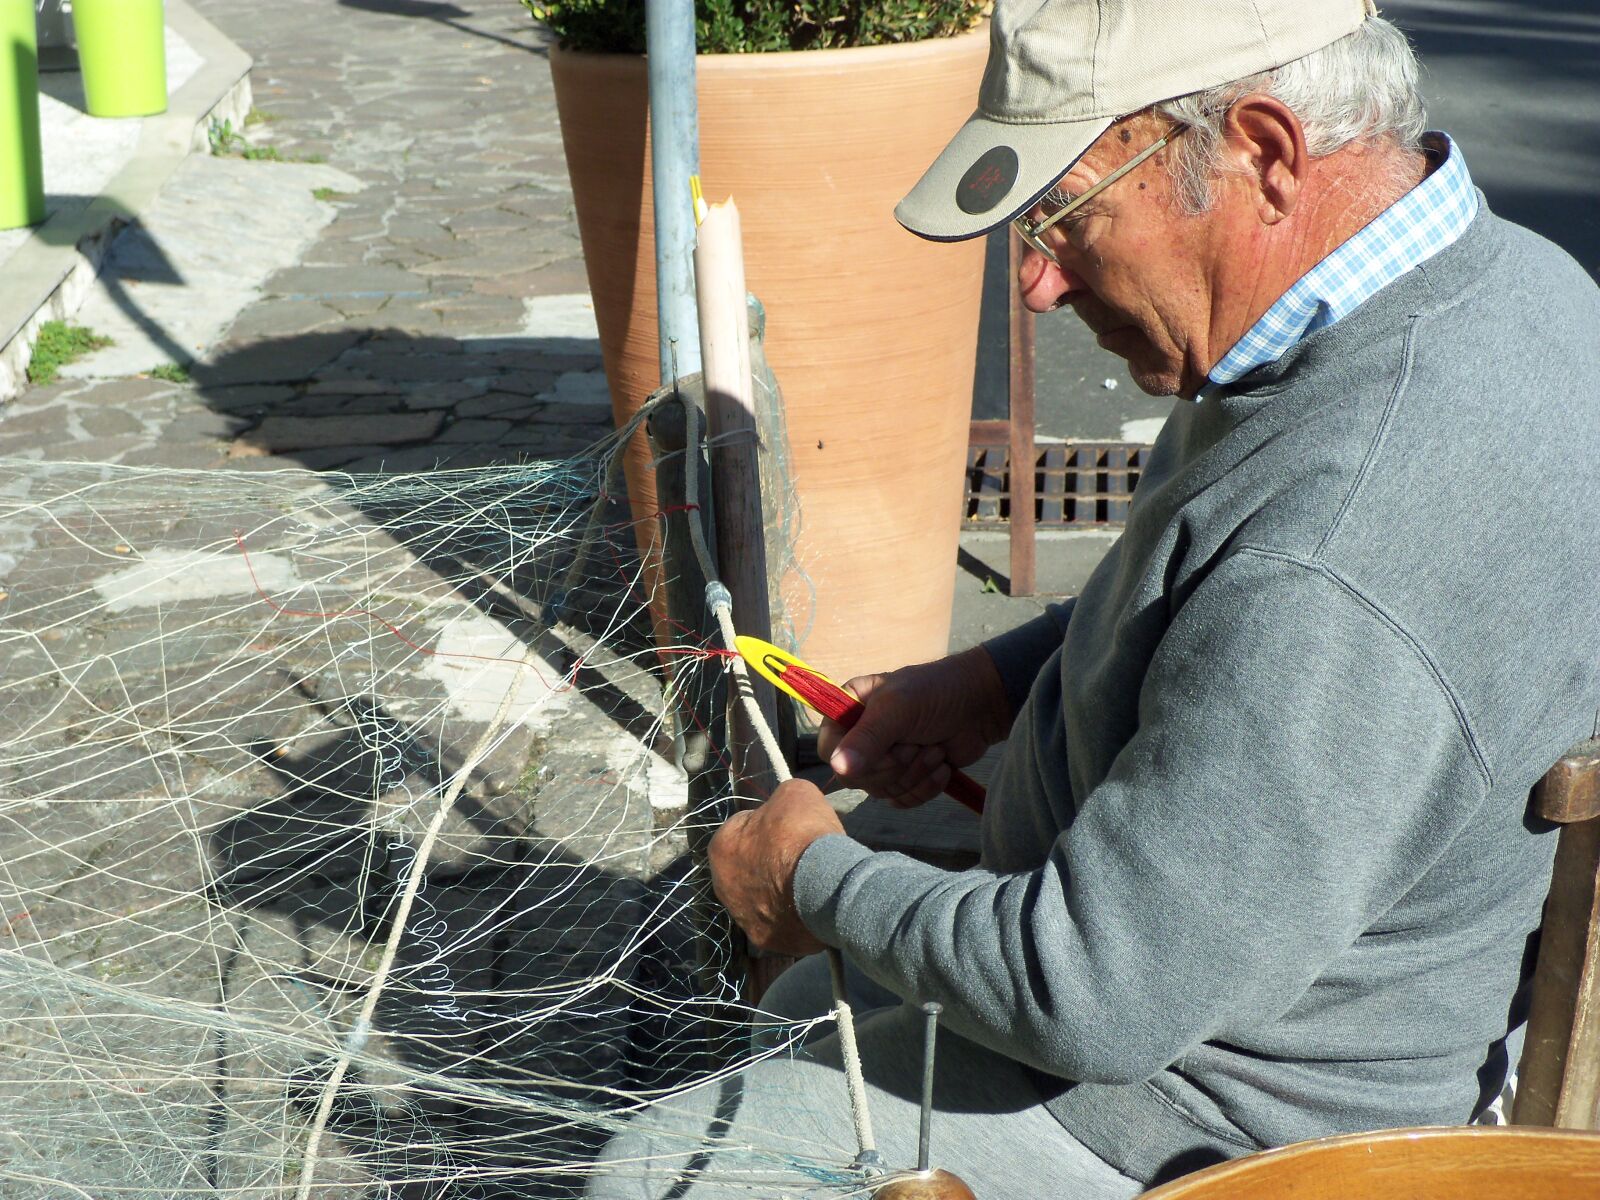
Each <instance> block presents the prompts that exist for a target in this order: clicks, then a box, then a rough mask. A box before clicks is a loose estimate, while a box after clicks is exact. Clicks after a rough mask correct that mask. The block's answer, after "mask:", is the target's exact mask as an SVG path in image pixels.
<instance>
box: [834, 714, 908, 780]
mask: <svg viewBox="0 0 1600 1200" xmlns="http://www.w3.org/2000/svg"><path fill="white" fill-rule="evenodd" d="M884 724H885V722H884V721H882V720H874V719H873V715H872V709H871V708H868V709H867V711H866V712H864V713H862V714H861V719H860V720H859V721H857V722H856V724H855V727H854V728H853V729H851V730H850V732H849V733H847V734H845V735H844V738H843V740H841V741H840V742H839V745H838V746H837V747H835V749H834V751H833V756H832V757H831V758H829V759H828V765H829V766H830V767H832V768H833V770H834V772H835V773H836V774H838V775H841V776H843V777H844V778H846V779H848V778H849V777H850V776H852V775H857V774H859V773H861V772H862V771H865V770H867V769H868V768H869V767H870V766H871V765H872V764H873V763H875V762H877V761H879V760H880V759H882V758H883V757H884V755H886V754H888V752H889V747H890V746H891V745H892V744H893V739H892V738H891V737H890V736H889V735H888V731H887V730H886V729H884V728H883V726H884Z"/></svg>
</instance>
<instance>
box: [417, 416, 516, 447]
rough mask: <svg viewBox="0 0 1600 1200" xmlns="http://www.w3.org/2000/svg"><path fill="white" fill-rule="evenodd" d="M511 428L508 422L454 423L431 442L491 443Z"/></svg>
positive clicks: (469, 421) (474, 421)
mask: <svg viewBox="0 0 1600 1200" xmlns="http://www.w3.org/2000/svg"><path fill="white" fill-rule="evenodd" d="M510 428H511V422H510V421H484V420H466V421H454V422H452V423H451V424H450V425H449V426H448V427H447V428H446V429H444V430H443V431H442V432H441V433H440V434H439V435H438V436H437V437H436V438H434V439H433V440H434V441H435V442H436V443H437V442H488V443H492V442H494V441H495V440H496V439H498V438H499V437H500V436H501V435H503V434H504V433H505V432H506V431H507V430H508V429H510Z"/></svg>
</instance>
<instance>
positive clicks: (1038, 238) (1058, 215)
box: [1011, 125, 1189, 267]
mask: <svg viewBox="0 0 1600 1200" xmlns="http://www.w3.org/2000/svg"><path fill="white" fill-rule="evenodd" d="M1188 128H1189V127H1188V126H1187V125H1179V126H1177V127H1176V128H1174V129H1172V130H1169V131H1168V132H1167V133H1165V134H1163V135H1162V136H1161V137H1160V138H1158V139H1157V140H1156V141H1155V143H1154V144H1152V145H1149V146H1146V147H1145V148H1144V149H1143V150H1141V151H1139V153H1137V154H1135V155H1134V156H1133V157H1132V158H1130V159H1129V160H1128V161H1127V162H1125V163H1123V164H1122V165H1121V166H1120V167H1118V168H1117V169H1116V170H1115V171H1113V172H1111V174H1109V175H1107V176H1106V177H1105V178H1104V179H1102V180H1100V181H1099V182H1098V183H1095V184H1091V185H1090V187H1089V189H1088V190H1087V191H1085V192H1082V193H1080V194H1079V195H1076V196H1074V197H1073V198H1072V199H1071V200H1068V201H1067V202H1066V203H1065V204H1063V205H1062V206H1061V207H1060V208H1058V209H1056V211H1055V212H1053V213H1051V214H1050V215H1049V216H1048V217H1044V218H1041V219H1040V220H1038V221H1030V220H1028V215H1027V213H1024V214H1023V215H1022V216H1020V217H1018V218H1017V219H1016V220H1014V221H1012V222H1011V227H1012V228H1013V229H1015V230H1016V231H1017V233H1018V235H1019V236H1021V238H1022V240H1023V241H1025V242H1027V243H1028V245H1030V246H1032V247H1033V248H1034V249H1035V250H1037V251H1038V252H1039V253H1040V254H1042V255H1044V256H1045V257H1046V258H1048V259H1049V260H1050V261H1051V262H1053V263H1055V264H1056V266H1058V267H1059V266H1060V265H1061V260H1060V259H1059V258H1057V257H1056V252H1055V249H1054V248H1053V247H1051V246H1050V245H1049V243H1047V242H1046V241H1045V240H1044V236H1043V235H1044V233H1045V231H1046V230H1048V229H1049V228H1050V227H1051V226H1052V225H1054V224H1055V223H1056V222H1057V221H1060V220H1062V219H1063V218H1065V217H1068V216H1070V215H1071V214H1072V213H1073V212H1075V211H1077V210H1078V209H1079V208H1082V207H1083V206H1084V205H1085V204H1087V203H1088V202H1089V201H1091V200H1093V199H1094V198H1095V197H1096V196H1098V195H1099V194H1100V193H1101V192H1103V191H1105V190H1106V189H1107V188H1108V187H1110V186H1111V185H1112V184H1113V183H1115V182H1116V181H1117V180H1119V179H1121V178H1122V177H1123V176H1124V175H1126V174H1127V173H1128V172H1129V171H1131V170H1133V169H1134V168H1135V167H1137V166H1138V165H1139V164H1140V163H1142V162H1143V161H1144V160H1145V159H1147V158H1149V157H1150V156H1151V155H1152V154H1154V153H1155V152H1156V151H1157V150H1160V149H1161V147H1163V146H1165V145H1166V144H1167V143H1168V142H1170V141H1172V139H1173V138H1175V137H1178V136H1179V135H1180V134H1182V133H1183V131H1184V130H1186V129H1188ZM1054 191H1055V188H1051V189H1050V192H1046V193H1045V195H1046V196H1048V195H1050V193H1051V192H1054Z"/></svg>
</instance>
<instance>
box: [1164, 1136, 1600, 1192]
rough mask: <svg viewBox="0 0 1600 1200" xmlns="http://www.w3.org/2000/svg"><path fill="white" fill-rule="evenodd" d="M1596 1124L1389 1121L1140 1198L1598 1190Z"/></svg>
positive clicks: (1217, 1169) (1199, 1174)
mask: <svg viewBox="0 0 1600 1200" xmlns="http://www.w3.org/2000/svg"><path fill="white" fill-rule="evenodd" d="M1597 1196H1600V1133H1580V1132H1574V1131H1571V1130H1555V1129H1519V1128H1516V1127H1514V1126H1478V1127H1475V1128H1465V1129H1386V1130H1384V1131H1383V1132H1381V1133H1355V1134H1350V1135H1348V1136H1345V1137H1333V1138H1322V1139H1319V1140H1317V1141H1314V1142H1300V1143H1298V1144H1296V1145H1293V1146H1285V1147H1283V1149H1281V1150H1268V1151H1266V1152H1264V1153H1262V1154H1252V1155H1250V1156H1249V1157H1247V1158H1236V1159H1234V1160H1233V1161H1232V1162H1225V1163H1218V1164H1217V1165H1216V1166H1214V1167H1207V1168H1206V1169H1205V1170H1203V1171H1196V1172H1195V1173H1194V1174H1193V1175H1186V1176H1185V1177H1184V1178H1182V1179H1178V1180H1175V1181H1173V1182H1172V1183H1169V1184H1165V1185H1164V1186H1162V1187H1158V1188H1156V1189H1154V1190H1153V1191H1149V1192H1146V1193H1145V1194H1144V1197H1143V1200H1595V1197H1597Z"/></svg>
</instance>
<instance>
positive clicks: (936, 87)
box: [528, 0, 988, 676]
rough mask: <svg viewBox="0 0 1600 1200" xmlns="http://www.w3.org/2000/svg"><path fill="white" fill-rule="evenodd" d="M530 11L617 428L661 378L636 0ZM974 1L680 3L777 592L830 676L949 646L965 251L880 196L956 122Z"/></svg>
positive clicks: (969, 252) (976, 34) (969, 320)
mask: <svg viewBox="0 0 1600 1200" xmlns="http://www.w3.org/2000/svg"><path fill="white" fill-rule="evenodd" d="M528 2H529V7H530V8H531V9H532V10H533V12H534V14H535V15H536V16H537V17H538V18H539V19H540V20H541V21H543V22H544V23H545V24H546V25H547V26H548V27H549V28H550V30H551V31H552V32H553V33H554V34H555V35H556V36H557V38H558V39H559V45H558V46H556V47H555V48H553V49H552V51H551V54H550V65H551V74H552V77H553V79H554V82H555V91H556V101H557V106H558V109H559V112H560V117H561V130H562V140H563V144H564V146H565V150H566V157H567V166H568V170H569V173H570V175H571V178H572V188H573V197H574V202H575V204H576V207H577V213H578V224H579V230H580V233H581V235H582V238H583V250H584V258H585V261H586V265H587V269H588V277H589V285H590V290H591V292H592V293H593V297H594V302H595V311H596V314H597V317H598V320H599V327H600V339H601V350H602V353H603V355H604V358H605V365H606V375H607V379H608V380H609V382H610V386H611V394H612V405H613V408H614V410H615V412H616V415H617V417H618V419H619V420H622V419H625V418H626V417H627V416H628V415H630V414H631V413H632V412H633V411H635V410H636V409H637V407H638V406H639V404H640V403H642V402H643V401H644V399H645V398H646V397H647V396H648V395H649V394H650V393H651V392H652V391H653V390H654V389H655V388H656V387H657V386H658V383H659V378H658V376H659V365H658V363H659V360H658V355H657V349H656V290H655V251H654V243H653V239H652V233H651V226H650V214H651V210H652V199H651V196H650V168H649V159H648V154H649V147H648V144H647V137H646V116H647V111H648V95H647V87H646V72H645V62H644V56H643V53H642V51H643V49H644V12H645V6H644V0H551V2H550V3H538V2H537V0H528ZM984 12H985V5H984V4H983V3H980V2H978V0H928V2H926V3H920V4H919V3H915V2H914V0H884V2H882V3H873V4H861V3H851V2H848V0H820V2H810V3H808V2H807V0H801V2H800V3H794V2H793V0H750V2H748V3H738V2H737V0H698V3H697V6H696V24H697V33H698V45H699V50H700V53H699V56H698V58H697V61H696V74H697V90H698V105H699V122H700V164H701V167H700V173H701V178H702V181H703V186H704V191H705V195H706V198H707V199H708V200H710V201H712V202H716V201H718V200H721V199H724V198H726V197H728V196H730V195H731V196H732V197H733V198H734V199H735V200H736V201H737V203H738V205H739V210H740V214H741V217H742V221H743V225H744V245H745V272H746V278H747V281H748V283H749V287H750V290H751V291H753V292H754V293H755V294H756V295H758V296H760V297H761V299H762V301H763V303H764V304H765V306H766V309H767V314H768V318H769V323H768V338H767V352H768V356H769V359H770V361H771V364H772V367H773V370H774V371H775V372H776V374H777V377H778V380H779V382H780V384H781V385H782V388H783V395H784V403H785V418H786V421H787V424H788V429H789V437H790V447H789V462H790V467H791V471H792V473H793V481H794V486H795V489H796V491H797V493H798V496H799V501H800V507H801V517H800V539H799V545H797V546H796V547H795V548H794V549H795V557H796V559H797V561H798V563H799V574H797V575H796V576H795V577H794V578H792V579H790V580H788V581H786V583H785V587H784V593H785V594H784V596H783V605H784V608H785V610H786V611H787V612H788V613H789V614H790V615H791V618H792V619H793V621H794V623H795V625H796V627H797V628H798V629H799V630H800V631H801V633H802V637H803V645H802V647H801V649H803V650H804V652H805V656H806V658H807V659H808V660H809V661H811V662H813V663H815V664H816V665H817V666H818V667H819V668H820V669H822V670H824V671H827V672H829V673H830V674H834V675H836V676H846V675H851V674H855V673H857V672H859V671H864V670H886V669H889V668H892V667H896V666H900V665H903V664H905V663H909V662H916V661H922V660H926V659H928V658H932V657H936V656H937V655H940V654H943V653H944V651H945V649H946V645H947V642H948V638H949V627H950V608H951V601H952V596H953V589H954V581H955V561H956V539H957V534H958V532H959V527H960V508H961V500H962V472H963V469H964V466H965V454H966V443H967V428H968V423H969V421H970V416H971V399H972V391H971V389H972V377H973V364H974V360H975V357H976V352H977V328H978V308H979V300H980V292H981V276H982V270H983V245H982V241H981V239H980V240H978V241H975V242H965V243H957V244H952V245H941V244H935V243H930V242H925V241H923V240H921V239H919V238H917V237H915V236H913V235H912V234H910V233H907V232H906V231H905V230H904V229H902V228H901V227H900V226H899V225H898V224H897V223H896V221H895V219H894V206H895V204H896V203H897V202H898V201H899V199H900V198H901V196H903V195H904V194H905V193H906V191H908V190H909V189H910V187H911V186H912V184H914V183H915V182H916V181H917V179H918V178H919V177H920V176H921V174H922V172H923V171H924V170H925V169H926V168H927V166H928V164H929V163H931V162H932V161H933V159H934V157H935V156H936V155H937V154H938V152H939V151H940V150H941V149H942V148H943V147H944V145H945V143H946V142H947V141H948V140H949V138H950V137H951V135H953V134H954V133H955V131H956V130H957V129H958V128H960V126H961V124H962V123H963V122H964V121H965V120H966V118H967V117H968V116H969V115H970V113H971V112H972V109H973V107H974V104H975V102H976V98H977V93H978V85H979V82H980V80H981V78H982V75H983V66H984V61H985V57H986V54H987V48H988V37H987V27H986V24H985V23H984V21H983V14H984ZM627 468H628V480H629V489H630V494H631V496H632V497H633V503H634V506H635V512H636V513H638V514H640V515H641V516H642V515H646V514H649V513H653V512H655V511H656V507H657V506H656V504H655V500H654V489H653V484H652V479H651V476H650V471H649V466H648V455H647V452H646V449H645V447H644V446H643V445H642V444H640V445H638V446H636V447H634V448H632V449H631V450H630V455H629V459H628V462H627ZM649 549H650V547H649V546H648V545H647V546H646V550H647V552H648V551H649ZM813 596H814V599H813ZM808 613H809V614H810V620H809V621H808V620H807V614H808Z"/></svg>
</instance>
